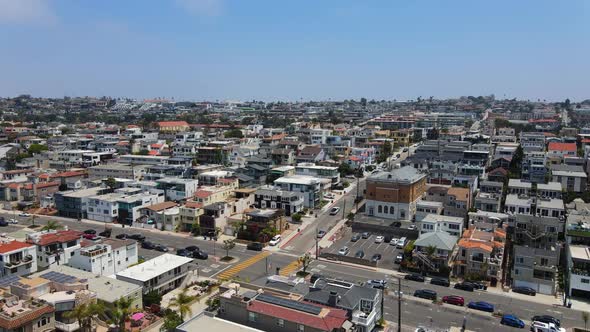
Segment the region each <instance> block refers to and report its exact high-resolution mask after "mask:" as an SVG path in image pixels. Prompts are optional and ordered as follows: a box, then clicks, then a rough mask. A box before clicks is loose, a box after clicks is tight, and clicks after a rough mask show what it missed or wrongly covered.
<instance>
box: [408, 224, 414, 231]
mask: <svg viewBox="0 0 590 332" xmlns="http://www.w3.org/2000/svg"><path fill="white" fill-rule="evenodd" d="M408 229H411V230H414V229H416V225H415V224H411V225H410V226H408Z"/></svg>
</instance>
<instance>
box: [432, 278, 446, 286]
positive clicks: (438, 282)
mask: <svg viewBox="0 0 590 332" xmlns="http://www.w3.org/2000/svg"><path fill="white" fill-rule="evenodd" d="M430 283H431V284H433V285H438V286H443V287H449V286H450V285H451V283H450V282H449V279H445V278H432V279H430Z"/></svg>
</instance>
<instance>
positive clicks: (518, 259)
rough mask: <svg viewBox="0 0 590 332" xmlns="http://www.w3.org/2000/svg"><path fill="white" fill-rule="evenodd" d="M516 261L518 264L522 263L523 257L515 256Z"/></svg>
mask: <svg viewBox="0 0 590 332" xmlns="http://www.w3.org/2000/svg"><path fill="white" fill-rule="evenodd" d="M516 262H517V263H520V264H524V257H516Z"/></svg>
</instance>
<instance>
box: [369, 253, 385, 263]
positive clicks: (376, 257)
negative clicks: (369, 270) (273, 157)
mask: <svg viewBox="0 0 590 332" xmlns="http://www.w3.org/2000/svg"><path fill="white" fill-rule="evenodd" d="M382 257H383V256H381V254H374V255H373V257H371V262H378V261H380V260H381V258H382Z"/></svg>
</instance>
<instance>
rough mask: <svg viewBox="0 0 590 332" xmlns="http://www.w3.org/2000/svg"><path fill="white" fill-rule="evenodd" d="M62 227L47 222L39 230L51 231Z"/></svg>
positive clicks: (54, 222)
mask: <svg viewBox="0 0 590 332" xmlns="http://www.w3.org/2000/svg"><path fill="white" fill-rule="evenodd" d="M62 228H63V226H62V225H61V224H60V223H58V222H57V221H55V220H48V221H47V224H45V226H43V227H42V228H41V230H42V231H51V230H58V229H62Z"/></svg>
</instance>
